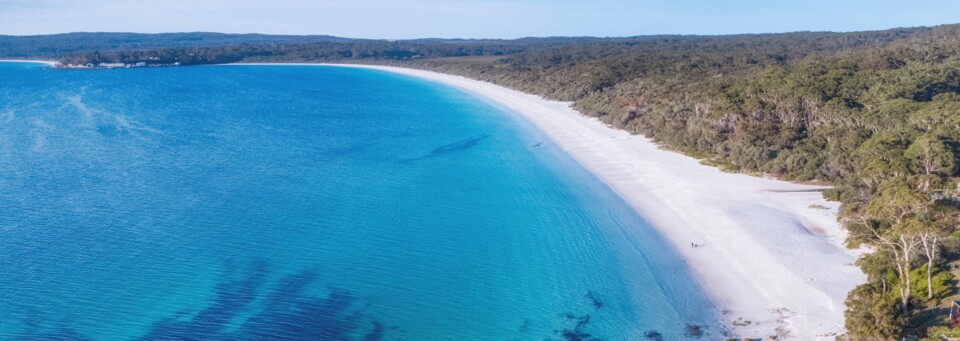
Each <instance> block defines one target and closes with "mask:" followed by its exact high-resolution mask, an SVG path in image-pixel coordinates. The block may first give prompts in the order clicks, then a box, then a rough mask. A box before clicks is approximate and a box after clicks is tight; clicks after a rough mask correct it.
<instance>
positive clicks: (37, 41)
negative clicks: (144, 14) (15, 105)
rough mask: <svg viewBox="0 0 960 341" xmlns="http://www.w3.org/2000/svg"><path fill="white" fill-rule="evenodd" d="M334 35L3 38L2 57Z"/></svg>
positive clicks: (323, 39)
mask: <svg viewBox="0 0 960 341" xmlns="http://www.w3.org/2000/svg"><path fill="white" fill-rule="evenodd" d="M342 41H351V39H347V38H339V37H333V36H280V35H265V34H224V33H207V32H191V33H160V34H143V33H86V32H81V33H64V34H51V35H39V36H8V35H0V57H4V58H60V57H63V56H66V55H70V54H76V53H83V52H90V51H103V52H109V51H131V50H154V49H166V48H183V47H210V46H229V45H239V44H280V43H284V44H293V43H311V42H342Z"/></svg>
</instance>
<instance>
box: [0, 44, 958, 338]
mask: <svg viewBox="0 0 960 341" xmlns="http://www.w3.org/2000/svg"><path fill="white" fill-rule="evenodd" d="M0 46H2V45H0ZM95 46H100V45H95ZM35 48H36V49H38V50H43V48H41V47H35ZM2 51H3V50H0V55H2V54H3V53H2ZM37 56H41V55H37ZM8 57H9V56H8ZM55 57H57V58H60V60H61V61H62V62H63V63H69V64H86V63H94V64H96V63H101V62H104V63H106V62H124V63H136V62H147V63H152V64H169V63H172V62H180V63H181V64H183V65H190V64H209V63H225V62H351V63H378V64H392V65H400V66H406V67H415V68H423V69H429V70H435V71H440V72H445V73H452V74H459V75H464V76H468V77H471V78H476V79H480V80H485V81H489V82H493V83H496V84H500V85H504V86H508V87H511V88H515V89H518V90H522V91H525V92H530V93H535V94H539V95H543V96H546V97H548V98H552V99H557V100H564V101H573V102H574V103H575V106H576V107H577V109H579V110H580V111H582V112H583V113H584V114H587V115H591V116H596V117H599V118H600V119H602V120H603V121H605V122H607V123H609V124H610V125H612V126H615V127H618V128H621V129H626V130H628V131H631V132H635V133H640V134H645V135H647V136H650V137H652V138H654V139H655V140H656V141H658V142H659V143H661V144H663V145H664V146H667V147H669V148H672V149H674V150H677V151H680V152H683V153H687V154H689V155H693V156H695V157H698V158H701V159H703V160H704V162H705V163H708V164H712V165H716V166H718V167H721V168H722V169H725V170H728V171H739V172H748V173H753V174H768V175H773V176H777V177H779V178H782V179H787V180H794V181H815V182H819V183H829V184H832V185H834V188H833V189H831V190H828V191H826V192H825V195H826V196H827V197H828V198H829V199H832V200H838V201H840V202H842V203H843V206H842V209H841V216H840V219H841V222H842V223H843V224H844V226H845V227H846V228H847V229H848V230H849V232H850V236H849V239H848V243H849V244H850V246H852V247H856V246H860V245H864V244H866V245H869V246H872V247H873V248H874V249H875V250H876V252H873V253H871V254H869V255H867V256H865V257H863V258H862V259H860V260H859V265H860V266H861V268H862V269H863V270H864V272H865V273H866V274H867V276H868V282H867V283H864V284H862V285H860V286H859V287H857V288H856V289H855V290H853V291H852V292H851V293H850V295H849V297H848V299H847V302H846V303H847V312H846V317H847V329H848V332H849V334H850V336H851V337H852V338H854V339H863V340H892V339H898V338H900V337H903V336H910V335H913V336H919V337H925V336H927V334H928V330H930V331H933V330H936V332H937V333H948V334H949V333H960V332H958V331H957V330H951V329H950V328H951V327H952V326H951V325H950V324H951V322H950V321H947V320H946V313H945V312H946V311H947V310H946V309H945V308H943V307H944V306H945V304H946V300H947V299H948V298H950V297H951V296H950V295H952V294H953V293H954V292H956V278H955V277H954V275H953V274H952V273H951V271H950V270H951V268H952V267H951V265H950V264H952V262H954V261H956V260H957V259H958V258H960V238H958V236H960V234H958V232H957V227H958V221H960V220H958V217H960V192H958V176H960V173H958V169H960V168H958V157H960V155H958V152H960V25H947V26H939V27H933V28H910V29H894V30H886V31H873V32H855V33H810V32H803V33H790V34H764V35H733V36H650V37H632V38H604V39H601V38H528V39H520V40H419V41H383V40H342V41H312V42H279V41H278V42H271V43H269V44H264V43H255V42H253V43H251V42H244V43H240V44H224V45H221V46H204V45H192V46H188V47H176V46H166V47H165V48H163V49H147V48H130V49H98V48H90V49H86V50H84V51H77V53H70V54H59V55H56V56H55Z"/></svg>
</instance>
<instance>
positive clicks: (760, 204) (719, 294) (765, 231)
mask: <svg viewBox="0 0 960 341" xmlns="http://www.w3.org/2000/svg"><path fill="white" fill-rule="evenodd" d="M351 66H353V67H368V68H374V69H377V70H384V71H389V72H395V73H399V74H404V75H409V76H414V77H419V78H423V79H428V80H432V81H436V82H440V83H443V84H447V85H450V86H454V87H457V88H460V89H463V90H466V91H468V92H471V93H474V94H476V95H478V96H482V97H484V98H486V99H488V100H491V101H494V102H496V103H499V104H500V105H503V106H504V107H506V108H508V109H510V110H512V111H515V112H516V113H519V114H520V115H522V116H523V117H524V118H526V119H527V120H529V121H530V122H532V123H533V124H534V125H535V126H537V127H538V128H539V129H541V130H542V131H543V132H544V133H545V134H546V135H547V136H549V137H550V138H551V139H552V140H553V141H554V142H555V143H556V144H558V145H559V146H560V147H561V148H562V149H563V150H565V151H566V152H567V153H569V154H570V155H571V156H573V157H574V158H575V159H576V160H577V161H579V162H580V163H581V164H582V165H583V166H584V167H585V168H586V169H588V170H589V171H591V172H593V173H594V174H595V175H596V176H597V177H599V178H600V179H601V180H602V181H604V182H605V183H606V184H607V185H608V186H610V187H611V188H612V189H613V190H615V191H616V192H617V193H619V194H620V196H622V197H623V198H624V200H626V201H627V202H628V203H629V204H631V205H632V206H633V207H634V208H635V209H636V210H637V211H638V212H639V213H640V214H641V215H642V216H643V217H645V218H646V219H647V220H648V221H649V222H651V223H652V225H653V226H654V227H655V228H656V229H657V230H658V231H659V232H660V233H661V234H662V235H663V236H664V237H665V238H666V239H667V240H669V241H670V242H671V243H673V244H674V246H675V248H676V250H677V251H678V252H679V253H680V254H681V255H682V257H683V258H684V259H685V261H686V262H687V264H689V266H690V271H691V272H692V273H693V274H694V276H695V277H696V278H697V279H698V280H699V281H700V285H701V286H702V288H703V290H705V291H706V292H707V294H708V295H709V296H710V297H711V299H712V300H713V302H714V304H715V305H716V306H717V309H719V310H721V311H722V312H723V316H724V319H725V320H726V324H727V328H729V329H730V330H731V332H732V334H733V335H731V336H736V337H755V338H766V337H767V336H769V335H776V333H777V330H778V328H779V329H780V330H782V331H786V332H788V333H789V335H790V336H791V337H792V338H795V339H800V340H814V339H824V340H833V339H834V336H835V335H837V334H838V333H842V332H843V330H844V327H843V310H844V304H843V301H844V299H845V298H846V295H847V293H848V292H849V291H850V290H851V289H853V288H854V287H855V286H856V285H857V284H860V283H863V282H865V281H866V277H865V276H864V275H863V273H862V272H861V271H860V269H859V268H857V267H856V266H854V265H853V262H854V261H855V259H856V257H857V253H856V252H855V251H851V250H847V249H846V248H845V247H843V246H842V242H843V239H844V232H843V231H842V230H841V228H840V226H839V224H838V223H837V221H836V214H837V208H838V207H839V204H838V203H834V202H827V201H825V200H824V199H823V198H822V196H821V194H820V193H819V192H815V191H810V190H814V189H818V187H814V186H807V185H799V184H793V183H789V182H784V181H777V180H771V179H766V178H758V177H752V176H747V175H742V174H729V173H723V172H721V171H719V170H717V169H716V168H713V167H708V166H704V165H701V164H700V163H699V161H697V160H695V159H693V158H690V157H687V156H684V155H681V154H678V153H674V152H670V151H665V150H662V149H660V148H658V147H657V146H656V145H655V144H654V143H653V142H651V141H650V140H649V139H647V138H645V137H643V136H637V135H631V134H629V133H627V132H625V131H621V130H616V129H613V128H610V127H608V126H606V125H604V124H602V123H601V122H599V121H598V120H596V119H593V118H588V117H586V116H583V115H581V114H580V113H578V112H576V111H575V110H573V109H571V108H570V103H564V102H556V101H549V100H544V99H543V98H540V97H538V96H534V95H529V94H525V93H521V92H519V91H515V90H511V89H507V88H504V87H501V86H497V85H494V84H490V83H486V82H481V81H476V80H472V79H468V78H464V77H459V76H452V75H446V74H440V73H435V72H429V71H422V70H413V69H404V68H396V67H381V66H360V65H351ZM691 243H696V244H699V245H700V246H699V247H697V248H693V247H691ZM746 321H749V324H747V323H746ZM734 322H736V323H734ZM744 324H746V325H744Z"/></svg>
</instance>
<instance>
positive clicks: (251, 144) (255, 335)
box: [0, 63, 719, 340]
mask: <svg viewBox="0 0 960 341" xmlns="http://www.w3.org/2000/svg"><path fill="white" fill-rule="evenodd" d="M0 243H2V244H0V264H2V268H0V316H2V317H0V339H26V340H33V339H92V340H127V339H144V340H174V339H193V340H222V339H231V340H257V339H322V340H587V339H593V338H595V339H602V340H642V339H644V338H645V334H647V333H648V332H649V331H651V330H655V331H656V332H657V333H660V334H661V335H662V336H663V339H665V340H673V339H685V338H688V336H686V335H685V333H687V331H688V328H687V327H686V326H687V325H688V324H697V325H704V326H706V327H705V328H706V332H707V333H710V335H713V337H711V336H710V335H708V336H705V338H708V339H713V338H716V336H717V335H718V332H719V331H718V330H717V328H715V327H713V326H712V321H713V320H715V318H714V316H713V315H712V312H711V311H712V307H711V306H710V304H709V303H708V301H707V300H706V298H704V295H703V294H702V293H701V292H700V291H699V289H698V288H697V287H696V285H694V284H693V282H692V281H691V279H690V277H689V275H688V274H687V272H686V270H685V269H686V266H685V265H684V264H683V262H682V261H681V260H680V259H679V258H678V256H676V255H675V254H674V253H673V252H672V251H671V250H670V249H669V248H667V247H666V246H664V245H665V243H664V242H663V241H662V239H661V238H660V237H659V236H657V235H656V234H655V233H654V232H653V231H652V229H651V228H650V227H648V226H647V224H646V223H645V222H644V221H643V220H642V218H641V217H639V216H637V215H636V213H635V212H634V211H632V210H631V209H630V208H629V207H628V206H626V204H625V203H624V202H623V201H622V200H621V199H619V198H618V197H617V196H616V195H615V194H614V193H613V192H611V191H610V190H609V189H608V188H607V187H606V186H604V185H603V184H602V183H600V182H599V181H598V180H597V179H596V178H594V177H593V176H592V175H591V174H589V173H588V172H586V171H585V170H583V169H582V168H580V166H578V165H577V164H576V163H575V162H574V161H572V160H571V159H569V158H568V157H567V156H566V155H565V154H563V153H562V152H561V151H559V150H558V148H557V147H556V146H554V145H553V144H551V143H550V142H549V141H547V140H546V139H545V138H544V137H543V136H541V135H539V133H537V132H535V131H534V130H532V129H530V128H529V127H528V126H527V123H525V122H523V121H522V120H520V119H519V118H518V117H517V116H516V115H513V114H511V113H509V112H505V111H503V110H501V109H498V108H496V107H494V106H492V105H490V104H488V103H485V102H484V101H482V100H481V99H478V98H475V97H473V96H472V95H469V94H466V93H464V92H461V91H459V90H455V89H452V88H448V87H444V86H441V85H437V84H433V83H429V82H426V81H422V80H418V79H413V78H409V77H404V76H398V75H393V74H388V73H384V72H380V71H373V70H360V69H348V68H335V67H310V66H210V67H183V68H156V69H119V70H99V71H71V70H50V69H45V68H42V67H41V66H39V65H37V64H23V63H0ZM587 334H589V335H590V336H589V337H587ZM651 335H652V334H651Z"/></svg>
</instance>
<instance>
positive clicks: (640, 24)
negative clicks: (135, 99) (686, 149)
mask: <svg viewBox="0 0 960 341" xmlns="http://www.w3.org/2000/svg"><path fill="white" fill-rule="evenodd" d="M948 23H960V1H958V0H872V1H861V0H805V1H783V0H762V1H760V0H740V1H732V0H701V1H693V0H661V1H647V0H577V1H575V0H552V1H551V0H515V1H506V0H493V1H484V0H412V1H399V0H394V1H390V0H314V1H307V0H164V1H157V0H153V1H151V0H71V1H68V0H0V34H9V35H32V34H52V33H65V32H142V33H159V32H191V31H206V32H226V33H268V34H327V35H335V36H341V37H350V38H381V39H408V38H434V37H436V38H519V37H529V36H600V37H613V36H634V35H649V34H736V33H774V32H793V31H863V30H878V29H887V28H894V27H911V26H931V25H940V24H948Z"/></svg>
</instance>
